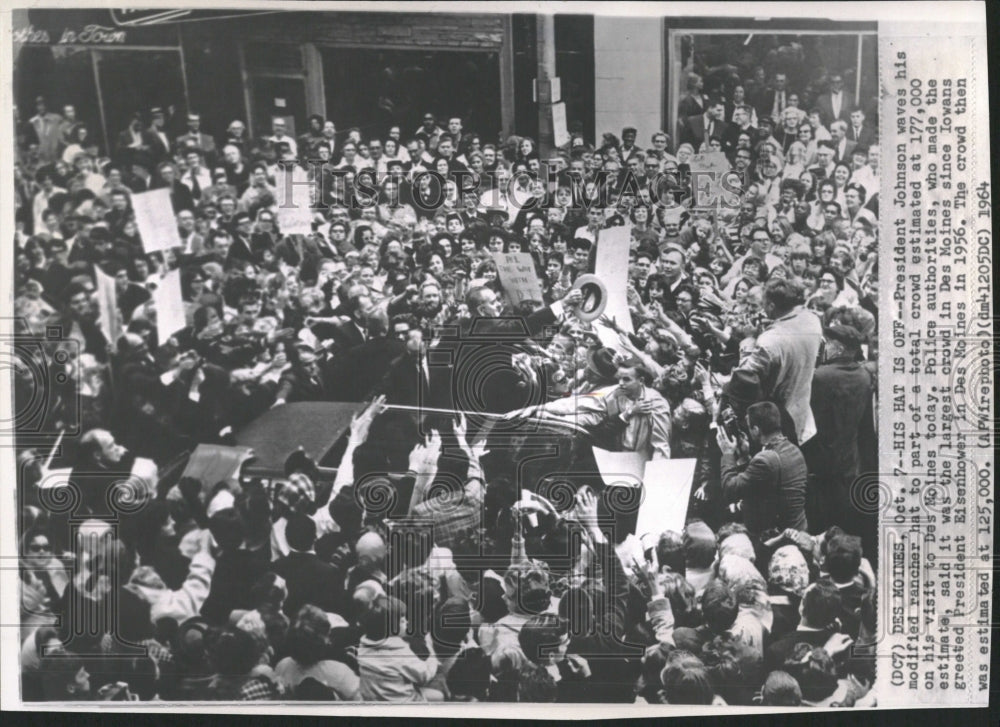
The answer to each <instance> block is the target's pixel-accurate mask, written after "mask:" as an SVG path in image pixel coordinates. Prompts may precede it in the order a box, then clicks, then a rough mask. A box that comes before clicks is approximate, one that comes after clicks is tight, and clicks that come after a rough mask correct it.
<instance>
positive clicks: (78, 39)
mask: <svg viewBox="0 0 1000 727" xmlns="http://www.w3.org/2000/svg"><path fill="white" fill-rule="evenodd" d="M11 35H12V37H13V42H14V43H15V44H18V43H26V44H31V45H49V44H52V43H55V44H56V45H121V44H124V43H125V39H126V33H125V31H124V30H121V29H119V28H111V27H108V26H104V25H97V24H94V23H91V24H90V25H85V26H83V27H82V28H63V30H62V32H61V33H58V34H57V35H56V36H55V37H53V35H52V34H51V33H49V31H48V30H46V29H44V28H36V27H35V26H34V25H28V26H26V27H23V28H15V29H14V31H13V32H12V34H11Z"/></svg>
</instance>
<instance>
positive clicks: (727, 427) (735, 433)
mask: <svg viewBox="0 0 1000 727" xmlns="http://www.w3.org/2000/svg"><path fill="white" fill-rule="evenodd" d="M719 424H720V425H721V426H722V431H724V432H725V433H726V435H727V436H728V437H729V438H730V439H737V438H738V437H739V433H740V423H739V419H738V418H737V416H736V412H735V411H733V410H732V409H731V408H730V407H726V408H725V409H723V410H722V411H721V412H720V413H719Z"/></svg>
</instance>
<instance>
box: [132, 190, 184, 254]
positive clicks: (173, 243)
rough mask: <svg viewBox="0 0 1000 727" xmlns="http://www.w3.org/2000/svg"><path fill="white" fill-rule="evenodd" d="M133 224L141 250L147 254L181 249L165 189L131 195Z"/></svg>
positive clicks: (167, 192)
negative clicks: (139, 239) (140, 243)
mask: <svg viewBox="0 0 1000 727" xmlns="http://www.w3.org/2000/svg"><path fill="white" fill-rule="evenodd" d="M132 209H133V210H135V224H136V226H137V227H138V228H139V236H140V237H141V238H142V249H143V250H145V251H146V252H147V253H149V252H157V251H159V250H169V249H170V248H172V247H183V246H184V243H183V242H182V241H181V235H180V233H179V232H178V231H177V220H176V218H175V217H174V205H173V203H172V202H171V201H170V190H169V189H167V188H166V187H164V188H162V189H154V190H151V191H149V192H139V193H138V194H133V195H132Z"/></svg>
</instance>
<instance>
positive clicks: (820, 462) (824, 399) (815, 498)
mask: <svg viewBox="0 0 1000 727" xmlns="http://www.w3.org/2000/svg"><path fill="white" fill-rule="evenodd" d="M823 338H824V347H823V363H822V364H821V365H819V366H817V367H816V372H815V373H814V374H813V381H812V396H811V399H810V404H811V407H812V412H813V417H814V419H815V420H816V436H815V437H813V438H812V439H811V440H809V441H808V442H806V443H805V445H804V446H803V448H802V449H803V453H804V454H805V456H806V461H807V462H808V463H809V472H810V473H811V474H812V475H813V478H814V480H813V483H812V485H811V488H810V489H811V490H812V491H813V492H812V493H811V495H812V496H811V497H810V501H811V503H812V506H813V507H812V508H811V510H814V511H815V514H812V512H811V514H810V517H811V518H813V517H814V518H815V522H812V525H813V527H814V528H819V529H823V530H825V529H826V528H827V527H829V526H830V525H840V526H841V527H844V528H848V529H849V530H852V531H855V532H856V530H857V528H856V527H855V523H854V522H853V521H852V518H853V519H856V518H857V517H858V513H857V512H856V511H852V508H851V495H850V489H851V485H852V483H853V482H854V480H855V478H856V477H857V476H858V462H859V450H858V431H859V429H860V427H861V423H862V419H863V417H865V416H871V413H872V395H873V394H874V393H875V378H874V377H873V376H872V374H871V373H869V371H868V369H866V368H865V367H864V365H863V364H861V363H860V362H859V361H858V358H859V356H860V353H861V343H862V336H861V333H860V332H859V331H858V330H857V329H856V328H854V327H853V326H849V325H846V324H843V323H834V324H832V325H831V326H829V327H828V328H826V329H825V330H824V331H823ZM817 532H818V530H817Z"/></svg>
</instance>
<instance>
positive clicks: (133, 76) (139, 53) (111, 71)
mask: <svg viewBox="0 0 1000 727" xmlns="http://www.w3.org/2000/svg"><path fill="white" fill-rule="evenodd" d="M94 55H95V57H96V59H97V76H98V78H99V79H100V84H101V100H102V101H103V103H104V121H105V123H106V124H107V127H108V137H109V139H114V138H115V137H116V136H117V134H118V132H119V131H122V130H123V129H124V128H125V126H126V125H127V124H128V121H129V118H130V117H131V115H132V113H133V112H135V111H141V112H142V114H143V118H147V117H148V114H149V109H150V108H152V107H153V106H160V107H161V108H163V109H164V110H165V111H167V112H168V118H169V119H173V120H174V121H175V123H176V122H177V121H178V120H181V123H180V124H179V128H171V129H169V131H170V132H171V133H183V131H182V130H183V121H182V120H183V118H184V114H185V113H187V108H186V107H187V95H186V93H185V90H184V75H183V73H182V71H181V54H180V53H178V52H176V51H148V50H113V51H111V50H109V51H94ZM171 108H173V113H172V114H171V113H170V112H169V109H171Z"/></svg>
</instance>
